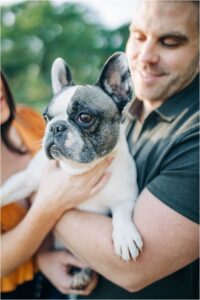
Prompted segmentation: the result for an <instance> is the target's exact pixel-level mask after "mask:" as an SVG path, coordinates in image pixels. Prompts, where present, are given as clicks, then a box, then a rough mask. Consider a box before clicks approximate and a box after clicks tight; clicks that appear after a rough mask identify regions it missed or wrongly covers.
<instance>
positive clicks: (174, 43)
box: [161, 38, 180, 47]
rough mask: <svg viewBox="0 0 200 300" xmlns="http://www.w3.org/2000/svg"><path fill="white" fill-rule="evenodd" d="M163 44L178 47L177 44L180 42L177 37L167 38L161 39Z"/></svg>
mask: <svg viewBox="0 0 200 300" xmlns="http://www.w3.org/2000/svg"><path fill="white" fill-rule="evenodd" d="M161 44H162V45H164V46H166V47H177V46H179V44H180V43H179V42H178V41H177V40H175V39H172V38H167V39H163V40H161Z"/></svg>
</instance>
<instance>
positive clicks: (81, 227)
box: [55, 1, 199, 292]
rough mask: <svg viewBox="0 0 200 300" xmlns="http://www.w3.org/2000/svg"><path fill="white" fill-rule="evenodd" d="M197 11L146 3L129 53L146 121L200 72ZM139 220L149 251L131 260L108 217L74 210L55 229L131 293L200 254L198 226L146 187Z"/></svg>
mask: <svg viewBox="0 0 200 300" xmlns="http://www.w3.org/2000/svg"><path fill="white" fill-rule="evenodd" d="M196 11H197V9H196V6H195V5H194V4H193V3H192V2H189V1H188V2H186V3H185V2H184V1H181V2H174V1H166V2H163V1H154V2H151V1H140V4H139V6H138V10H137V16H136V17H135V19H134V20H133V22H132V25H131V32H130V38H129V41H128V44H127V54H128V59H129V64H130V67H131V73H132V78H133V84H134V86H135V92H136V96H137V97H139V98H140V100H141V101H143V103H144V112H143V120H144V118H145V117H146V115H147V114H148V113H149V112H150V111H152V110H153V109H155V108H156V107H158V106H160V105H161V104H162V103H163V102H164V101H166V100H167V98H168V97H170V96H172V95H173V94H175V93H177V92H178V91H180V90H182V89H183V88H184V87H186V86H187V85H188V84H189V83H190V82H191V81H192V80H193V79H194V77H195V76H196V74H197V72H198V68H197V53H198V26H197V19H196ZM176 12H177V13H176ZM180 12H181V13H180ZM191 15H192V16H194V17H193V18H191ZM152 20H153V21H152ZM195 20H196V21H195ZM136 28H137V30H136ZM135 31H136V33H137V34H136V36H135ZM133 32H134V34H133ZM138 32H139V37H138ZM172 45H173V46H172ZM183 62H184V63H183ZM141 121H142V120H141ZM133 221H134V223H135V224H136V226H137V228H138V230H139V232H140V233H141V235H142V238H143V241H144V250H143V251H142V253H141V254H140V256H139V258H138V259H137V261H136V262H134V261H131V262H129V263H128V264H127V263H125V262H123V261H122V260H120V259H119V258H118V257H117V256H116V255H115V254H114V250H113V245H112V239H111V234H112V224H111V219H110V218H108V217H105V216H101V215H96V214H93V213H89V212H82V211H78V210H71V211H69V212H67V213H65V214H64V215H63V217H62V219H61V220H60V221H59V222H58V223H57V225H56V227H55V231H56V233H57V235H58V236H59V237H60V238H61V239H62V241H63V242H64V243H65V244H66V246H68V247H69V248H70V250H71V251H72V252H73V253H75V254H76V255H77V256H78V257H81V258H82V259H83V260H84V261H86V262H87V263H88V264H89V266H91V267H92V268H93V269H94V270H96V271H97V272H98V273H100V274H102V275H103V276H104V277H106V278H108V279H109V280H111V281H112V282H114V283H115V284H117V285H119V286H121V287H123V288H125V289H127V290H128V291H131V292H133V291H138V290H140V289H142V288H144V287H146V286H148V285H149V284H151V283H152V282H155V281H157V280H159V279H161V278H163V277H166V276H167V275H169V274H171V273H173V272H175V271H177V270H179V269H180V268H182V267H184V266H186V265H187V264H189V263H191V262H192V261H194V260H195V259H196V258H198V254H199V253H198V230H199V227H198V225H197V224H196V223H194V222H192V221H191V220H189V219H187V218H185V217H184V216H182V215H181V214H179V213H177V212H176V211H174V210H173V209H171V208H169V207H168V206H167V205H165V204H164V203H163V202H161V201H160V200H159V199H158V198H156V197H155V196H154V195H153V194H151V193H150V192H149V191H148V189H146V188H144V190H143V191H142V193H141V194H140V195H139V197H138V201H137V204H136V207H135V211H134V218H133ZM97 232H98V235H97V234H96V233H97ZM86 233H87V234H86ZM163 237H164V238H163Z"/></svg>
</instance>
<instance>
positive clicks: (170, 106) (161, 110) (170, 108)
mask: <svg viewBox="0 0 200 300" xmlns="http://www.w3.org/2000/svg"><path fill="white" fill-rule="evenodd" d="M198 95H199V75H197V76H196V77H195V79H194V80H193V81H192V83H191V84H190V85H188V86H187V87H186V88H184V89H183V90H182V91H180V92H179V93H177V94H175V95H173V96H172V97H170V98H169V99H168V100H166V101H165V102H164V103H163V104H162V105H161V106H159V107H158V108H157V109H155V110H154V112H155V113H157V114H158V115H159V116H160V117H161V118H162V119H163V120H164V121H167V122H172V121H173V120H174V119H175V118H176V117H177V116H178V115H179V114H180V113H181V112H182V111H183V110H184V109H185V108H186V107H189V106H190V105H193V104H194V101H198V99H199V96H198ZM142 107H143V102H142V101H140V100H139V99H137V98H136V99H135V100H134V101H133V102H132V103H131V105H130V107H129V109H128V111H129V113H130V114H131V115H132V116H135V117H136V118H139V116H140V113H141V111H142Z"/></svg>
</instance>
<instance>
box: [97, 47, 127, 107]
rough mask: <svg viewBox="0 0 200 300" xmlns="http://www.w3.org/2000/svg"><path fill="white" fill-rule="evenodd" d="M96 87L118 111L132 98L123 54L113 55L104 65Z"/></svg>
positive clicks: (125, 58)
mask: <svg viewBox="0 0 200 300" xmlns="http://www.w3.org/2000/svg"><path fill="white" fill-rule="evenodd" d="M97 85H98V86H99V87H101V88H102V89H103V90H104V91H105V92H106V93H107V94H108V95H109V96H110V97H111V98H112V99H113V100H114V101H115V103H116V104H117V106H118V108H119V110H120V111H122V110H123V108H124V107H125V106H126V104H127V103H128V102H129V101H130V100H131V98H132V83H131V75H130V70H129V67H128V60H127V57H126V55H125V53H123V52H116V53H114V54H113V55H112V56H111V57H110V58H109V59H108V60H107V61H106V63H105V65H104V67H103V69H102V71H101V74H100V77H99V80H98V82H97Z"/></svg>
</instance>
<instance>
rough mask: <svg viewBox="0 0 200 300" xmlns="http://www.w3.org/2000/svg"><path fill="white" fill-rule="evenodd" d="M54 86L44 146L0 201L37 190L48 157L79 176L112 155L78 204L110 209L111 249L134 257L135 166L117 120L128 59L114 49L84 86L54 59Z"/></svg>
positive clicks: (77, 283) (81, 283) (126, 88)
mask: <svg viewBox="0 0 200 300" xmlns="http://www.w3.org/2000/svg"><path fill="white" fill-rule="evenodd" d="M52 87H53V92H54V97H53V99H52V100H51V102H50V104H49V105H48V107H47V108H46V110H45V112H44V117H45V119H46V121H47V126H46V132H45V136H44V140H43V150H41V151H40V152H38V154H37V155H36V156H35V157H34V158H33V159H32V161H31V162H30V164H29V166H28V168H27V169H25V170H24V171H22V172H19V173H17V174H15V175H13V176H12V177H11V178H10V179H9V180H8V181H7V182H6V183H5V184H4V185H3V187H2V191H1V205H2V206H3V205H6V204H8V203H11V202H13V201H17V200H21V199H24V198H26V197H27V196H28V195H30V194H31V193H32V192H34V191H36V190H37V188H38V186H39V182H40V178H41V173H42V166H43V165H44V164H45V163H46V160H47V159H48V158H50V159H56V160H58V161H59V164H60V167H61V168H63V169H64V170H65V171H66V172H67V173H68V174H81V173H84V172H86V171H88V170H89V169H91V168H93V167H94V166H95V165H96V164H97V163H98V162H100V161H101V160H102V159H104V158H105V157H108V156H112V157H114V160H113V162H112V164H111V165H110V167H109V168H110V171H111V174H112V176H111V178H110V180H109V181H108V183H107V184H106V185H105V187H104V188H103V189H102V190H101V191H100V192H98V193H97V194H96V195H95V196H92V197H91V198H90V199H88V200H87V201H86V202H84V203H83V204H81V205H80V207H79V208H80V209H83V210H88V211H93V212H98V213H102V214H107V213H109V212H111V213H112V221H113V234H112V239H113V244H114V250H115V253H116V254H117V255H118V256H119V257H121V258H122V259H123V260H125V261H128V260H130V259H132V258H133V259H135V258H136V257H137V256H138V255H139V251H140V250H141V249H142V247H143V242H142V239H141V237H140V234H139V233H138V231H137V229H136V227H135V226H134V224H133V222H132V215H133V208H134V205H135V201H136V199H137V196H138V188H137V182H136V168H135V163H134V161H133V159H132V157H131V155H130V154H129V150H128V146H127V142H126V137H125V131H124V127H123V124H122V123H121V117H122V110H123V109H124V107H125V106H126V104H127V103H128V101H130V100H131V94H132V93H131V78H130V72H129V68H128V63H127V58H126V56H125V54H124V53H121V52H118V53H115V54H114V55H113V56H111V57H110V58H109V59H108V61H107V62H106V63H105V66H104V67H103V70H102V72H101V74H100V77H99V80H98V82H97V84H96V85H86V86H81V85H75V84H74V83H73V81H72V76H71V72H70V70H69V68H68V66H67V65H66V63H65V61H64V60H63V59H61V58H57V59H56V60H55V61H54V63H53V66H52ZM88 274H89V272H87V275H88ZM79 275H80V274H79ZM82 275H83V276H82ZM82 275H81V278H82V277H84V273H82ZM75 277H76V275H75ZM79 277H80V276H79ZM88 281H89V278H88V279H86V278H84V279H80V278H79V279H78V280H77V279H74V280H73V282H72V285H71V286H72V288H75V289H77V288H84V287H85V286H87V285H88Z"/></svg>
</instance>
